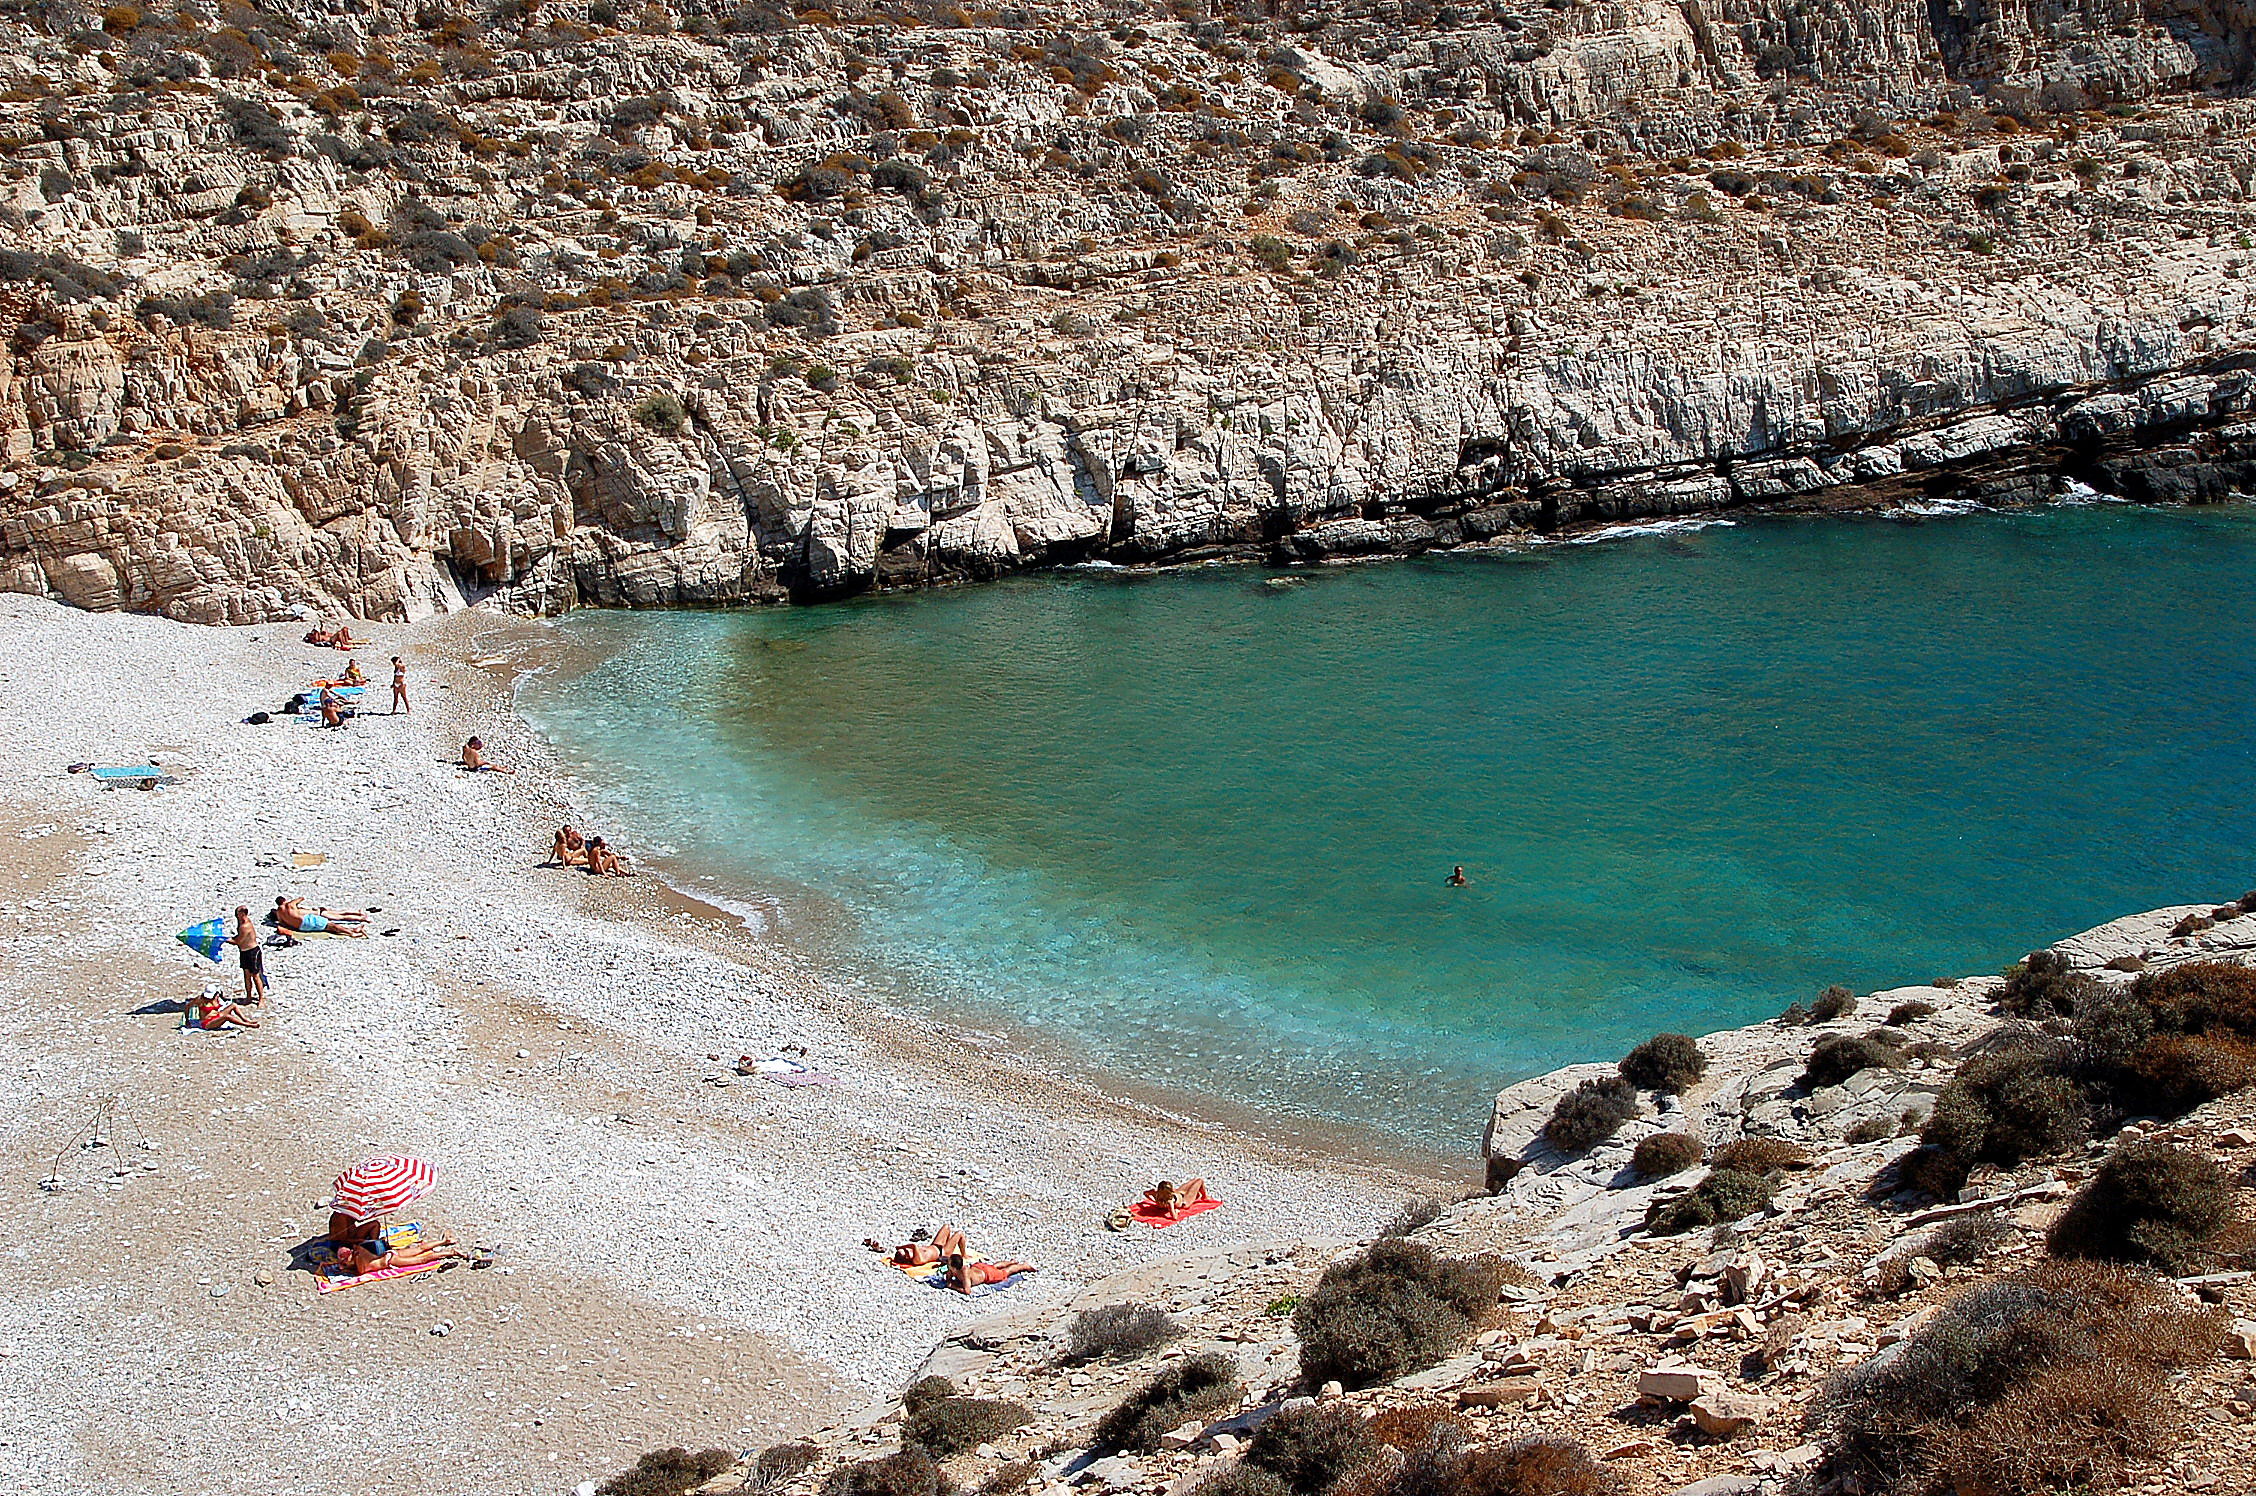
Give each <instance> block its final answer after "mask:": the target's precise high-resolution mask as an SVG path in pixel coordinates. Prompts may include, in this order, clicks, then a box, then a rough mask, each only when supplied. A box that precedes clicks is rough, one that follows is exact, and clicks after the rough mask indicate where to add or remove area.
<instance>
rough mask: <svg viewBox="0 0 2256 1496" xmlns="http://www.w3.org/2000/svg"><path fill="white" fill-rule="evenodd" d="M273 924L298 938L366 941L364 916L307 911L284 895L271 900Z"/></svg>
mask: <svg viewBox="0 0 2256 1496" xmlns="http://www.w3.org/2000/svg"><path fill="white" fill-rule="evenodd" d="M274 922H275V923H276V924H277V925H280V926H281V927H282V928H283V929H285V930H296V931H297V932H298V933H300V934H302V935H321V934H329V935H350V936H351V937H352V938H353V939H355V940H366V939H367V938H368V916H367V915H365V914H363V913H361V912H360V911H359V910H357V909H311V908H308V907H307V906H306V901H305V900H304V899H293V898H290V897H288V896H287V895H284V894H276V895H275V896H274Z"/></svg>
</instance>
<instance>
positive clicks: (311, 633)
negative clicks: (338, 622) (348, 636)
mask: <svg viewBox="0 0 2256 1496" xmlns="http://www.w3.org/2000/svg"><path fill="white" fill-rule="evenodd" d="M339 632H342V630H340V631H339ZM336 638H337V635H336V634H332V633H330V632H329V630H327V629H325V628H323V627H322V626H321V624H320V623H319V621H316V622H315V623H314V625H313V627H312V628H310V629H307V630H306V636H305V642H306V643H308V644H313V645H318V646H319V647H321V648H323V649H326V648H328V647H329V646H330V645H331V644H333V643H335V642H336Z"/></svg>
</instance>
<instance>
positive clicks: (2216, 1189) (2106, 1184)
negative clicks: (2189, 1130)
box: [2045, 1140, 2234, 1273]
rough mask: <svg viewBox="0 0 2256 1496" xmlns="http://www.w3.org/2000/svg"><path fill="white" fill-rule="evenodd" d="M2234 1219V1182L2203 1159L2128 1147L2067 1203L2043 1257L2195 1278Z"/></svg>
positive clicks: (2154, 1145) (2171, 1149) (2155, 1144)
mask: <svg viewBox="0 0 2256 1496" xmlns="http://www.w3.org/2000/svg"><path fill="white" fill-rule="evenodd" d="M2233 1214H2234V1211H2233V1183H2232V1180H2231V1178H2230V1177H2229V1176H2228V1175H2227V1174H2226V1173H2225V1171H2224V1170H2223V1169H2221V1168H2219V1167H2218V1166H2217V1165H2216V1164H2215V1163H2214V1162H2212V1161H2211V1160H2209V1159H2208V1158H2205V1157H2203V1156H2202V1155H2200V1154H2198V1153H2192V1152H2189V1151H2187V1150H2186V1149H2183V1148H2178V1147H2175V1146H2173V1145H2171V1144H2169V1143H2165V1142H2160V1141H2155V1140H2148V1141H2142V1142H2135V1143H2125V1144H2124V1145H2123V1146H2122V1147H2120V1148H2117V1149H2116V1150H2115V1151H2114V1152H2113V1153H2110V1154H2109V1155H2108V1156H2107V1161H2106V1162H2105V1163H2103V1164H2101V1165H2100V1166H2099V1170H2098V1172H2097V1173H2095V1174H2093V1175H2092V1177H2091V1182H2090V1183H2088V1184H2086V1185H2085V1186H2084V1187H2083V1188H2082V1189H2081V1190H2079V1191H2078V1192H2077V1193H2076V1197H2075V1198H2074V1199H2073V1200H2071V1201H2069V1202H2068V1209H2067V1210H2066V1211H2064V1212H2063V1213H2062V1214H2061V1217H2060V1219H2059V1220H2058V1221H2056V1222H2054V1223H2053V1227H2052V1230H2051V1232H2050V1233H2049V1234H2048V1235H2047V1236H2046V1238H2045V1250H2046V1251H2048V1252H2050V1253H2051V1254H2052V1255H2053V1256H2055V1257H2078V1258H2092V1259H2096V1260H2099V1261H2102V1262H2123V1263H2143V1264H2148V1265H2151V1266H2154V1267H2158V1268H2161V1269H2162V1270H2163V1271H2165V1272H2170V1273H2186V1272H2193V1271H2195V1270H2196V1269H2197V1266H2198V1265H2199V1263H2200V1262H2201V1261H2202V1258H2203V1255H2204V1253H2203V1249H2204V1247H2205V1246H2206V1245H2207V1244H2208V1243H2210V1242H2211V1241H2213V1240H2214V1239H2215V1238H2216V1237H2217V1235H2218V1233H2219V1232H2221V1231H2223V1230H2224V1228H2225V1227H2226V1226H2227V1225H2228V1224H2230V1223H2231V1221H2232V1220H2233Z"/></svg>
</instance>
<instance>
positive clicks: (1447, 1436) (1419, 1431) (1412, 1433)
mask: <svg viewBox="0 0 2256 1496" xmlns="http://www.w3.org/2000/svg"><path fill="white" fill-rule="evenodd" d="M1371 1437H1372V1438H1374V1439H1376V1440H1378V1441H1379V1442H1380V1443H1381V1444H1384V1445H1385V1446H1386V1447H1387V1448H1389V1449H1399V1450H1401V1451H1402V1452H1403V1453H1404V1454H1409V1453H1410V1452H1412V1451H1413V1450H1419V1449H1424V1448H1425V1447H1427V1446H1428V1445H1431V1444H1470V1443H1472V1442H1473V1438H1474V1433H1473V1425H1472V1423H1471V1422H1470V1421H1469V1420H1467V1419H1464V1418H1460V1417H1459V1416H1458V1415H1456V1414H1455V1413H1452V1412H1450V1411H1449V1410H1448V1409H1447V1408H1439V1407H1435V1406H1433V1405H1432V1404H1430V1403H1428V1404H1420V1405H1413V1406H1410V1407H1405V1408H1387V1409H1384V1410H1382V1411H1381V1412H1378V1413H1375V1414H1373V1415H1372V1418H1371Z"/></svg>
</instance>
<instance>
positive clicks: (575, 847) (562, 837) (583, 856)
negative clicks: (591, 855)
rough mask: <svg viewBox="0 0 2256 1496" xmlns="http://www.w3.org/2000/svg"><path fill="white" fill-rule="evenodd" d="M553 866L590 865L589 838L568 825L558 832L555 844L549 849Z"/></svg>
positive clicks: (550, 864) (549, 859)
mask: <svg viewBox="0 0 2256 1496" xmlns="http://www.w3.org/2000/svg"><path fill="white" fill-rule="evenodd" d="M548 861H549V866H551V867H586V866H587V865H588V844H587V838H586V837H584V836H582V835H580V833H578V832H577V831H574V830H573V829H572V828H571V827H569V826H566V827H563V828H562V829H560V830H559V831H558V832H557V833H556V842H555V845H554V846H552V847H551V848H550V849H549V853H548Z"/></svg>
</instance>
